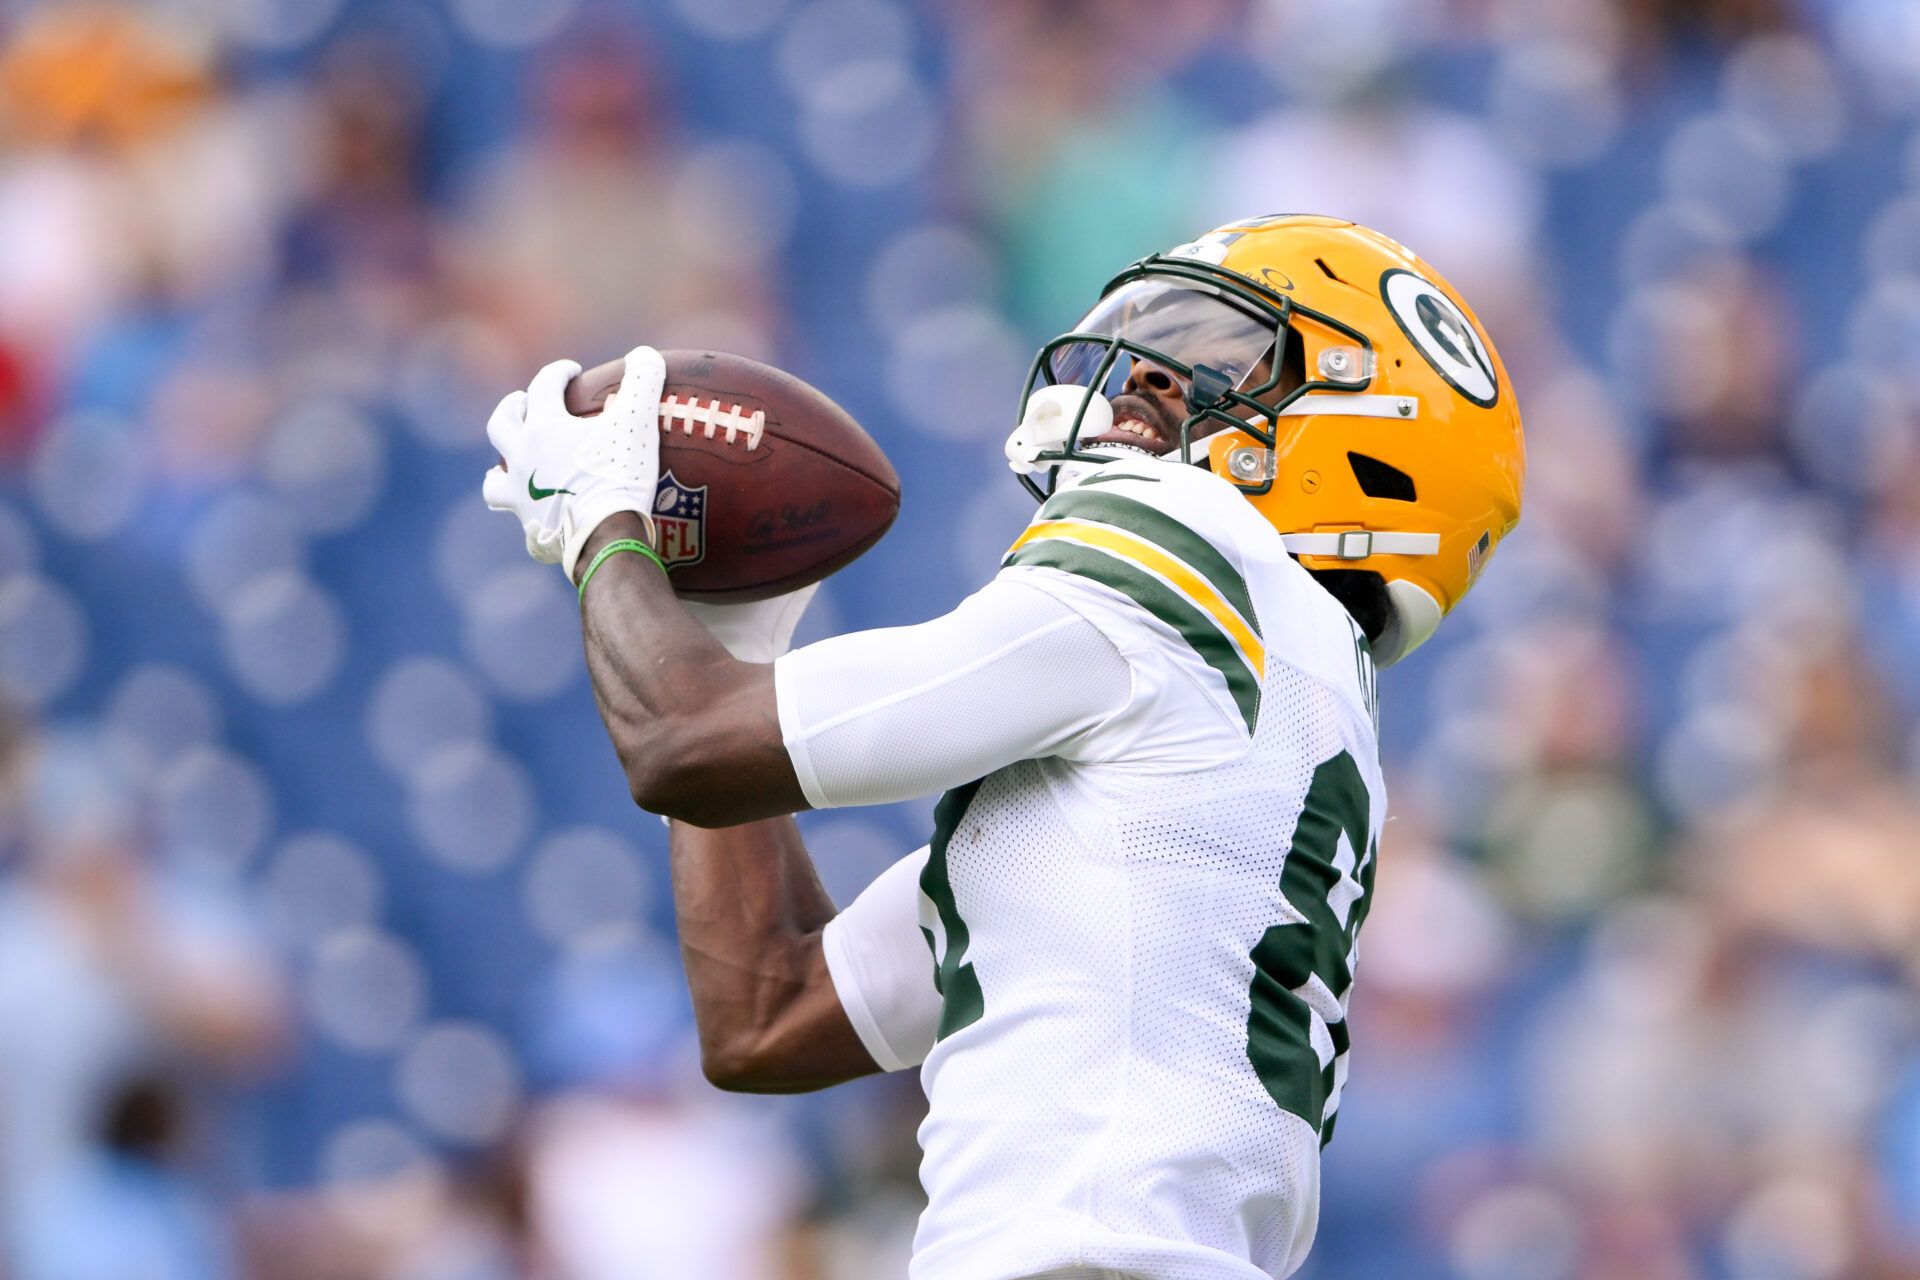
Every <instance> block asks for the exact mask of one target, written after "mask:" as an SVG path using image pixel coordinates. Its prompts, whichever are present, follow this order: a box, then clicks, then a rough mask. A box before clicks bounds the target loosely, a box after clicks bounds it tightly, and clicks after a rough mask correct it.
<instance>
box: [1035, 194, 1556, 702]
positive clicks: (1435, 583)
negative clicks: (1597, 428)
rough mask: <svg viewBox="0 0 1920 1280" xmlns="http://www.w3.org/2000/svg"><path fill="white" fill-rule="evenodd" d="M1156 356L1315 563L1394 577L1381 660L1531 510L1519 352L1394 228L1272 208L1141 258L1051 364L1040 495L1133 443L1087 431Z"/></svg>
mask: <svg viewBox="0 0 1920 1280" xmlns="http://www.w3.org/2000/svg"><path fill="white" fill-rule="evenodd" d="M1136 361H1147V362H1150V363H1151V364H1153V365H1158V366H1161V367H1162V368H1164V369H1166V370H1167V371H1169V372H1170V373H1172V374H1174V375H1176V376H1177V377H1179V378H1182V379H1184V380H1185V391H1184V399H1185V404H1186V412H1187V414H1188V415H1189V416H1188V417H1187V418H1186V420H1185V422H1184V423H1183V424H1182V425H1181V427H1180V440H1179V442H1178V449H1179V456H1180V457H1181V458H1182V459H1184V460H1185V461H1187V462H1191V463H1194V464H1196V465H1203V466H1208V467H1210V468H1211V469H1212V470H1213V472H1214V473H1215V474H1217V475H1220V476H1223V477H1225V478H1226V479H1228V480H1229V481H1231V482H1232V483H1233V484H1234V485H1236V486H1238V487H1239V489H1240V491H1241V492H1242V494H1244V495H1245V496H1246V498H1247V500H1248V501H1249V502H1251V503H1253V505H1254V507H1255V508H1256V509H1258V510H1259V512H1260V513H1261V514H1262V515H1263V516H1265V517H1266V518H1267V519H1268V520H1269V521H1270V522H1272V524H1273V526H1274V528H1275V529H1277V530H1279V532H1280V535H1281V537H1282V539H1283V540H1284V541H1285V543H1286V546H1287V549H1288V551H1290V552H1292V553H1293V554H1294V555H1295V556H1297V557H1298V559H1299V561H1300V563H1301V564H1302V565H1304V566H1305V567H1307V568H1308V569H1316V570H1318V569H1351V570H1361V571H1370V572H1373V573H1377V574H1379V575H1380V576H1381V578H1382V579H1383V580H1384V581H1385V583H1386V590H1387V595H1388V597H1389V599H1390V601H1391V604H1392V618H1391V620H1390V621H1389V623H1388V625H1387V628H1386V631H1385V633H1384V634H1382V635H1381V636H1380V637H1379V639H1378V640H1377V641H1376V643H1375V645H1374V656H1375V659H1376V661H1377V662H1378V663H1379V664H1380V665H1383V666H1384V665H1386V664H1387V663H1390V662H1393V661H1396V660H1397V659H1399V658H1401V657H1404V656H1405V655H1406V654H1408V653H1411V652H1412V651H1413V650H1414V649H1415V648H1416V647H1418V646H1419V645H1420V644H1421V643H1423V642H1424V641H1425V640H1426V639H1427V638H1428V637H1429V636H1431V635H1432V634H1433V631H1434V629H1435V628H1436V627H1437V626H1438V625H1439V623H1440V619H1441V618H1443V617H1445V616H1446V614H1447V613H1448V612H1450V611H1451V610H1452V609H1453V607H1454V606H1455V605H1457V604H1459V603H1460V600H1461V599H1462V597H1464V596H1465V595H1466V593H1467V590H1468V588H1470V587H1471V586H1472V585H1473V582H1474V580H1475V579H1476V578H1477V577H1478V576H1479V574H1480V571H1481V570H1482V569H1483V568H1484V567H1485V566H1486V562H1487V560H1488V558H1489V557H1490V556H1491V555H1492V554H1493V551H1494V548H1495V547H1497V546H1498V545H1499V543H1500V541H1501V539H1503V538H1505V537H1506V535H1507V534H1508V533H1509V532H1511V531H1512V529H1513V527H1514V525H1515V524H1516V523H1517V522H1518V521H1519V519H1520V493H1521V488H1522V485H1523V483H1524V480H1525V476H1526V446H1525V444H1524V442H1523V440H1522V438H1521V430H1520V410H1519V407H1518V406H1517V405H1516V404H1515V403H1514V395H1513V387H1512V385H1511V383H1509V381H1508V380H1507V374H1506V370H1505V368H1504V367H1503V366H1502V365H1501V363H1500V357H1499V356H1498V355H1497V354H1496V353H1495V352H1494V349H1493V344H1492V343H1491V342H1490V341H1488V339H1487V337H1486V334H1485V333H1484V332H1483V331H1482V330H1481V328H1480V324H1479V322H1478V321H1477V320H1476V319H1475V318H1474V316H1473V313H1472V311H1470V310H1469V309H1468V308H1467V305H1466V303H1465V302H1463V301H1461V299H1460V297H1459V295H1458V294H1456V293H1455V292H1454V290H1453V288H1452V286H1450V285H1448V284H1447V282H1446V281H1445V280H1444V279H1442V278H1441V276H1440V274H1439V273H1438V272H1436V271H1435V270H1434V269H1433V268H1432V267H1430V266H1428V265H1427V264H1426V263H1424V262H1422V261H1421V260H1420V259H1419V258H1417V257H1415V256H1414V255H1413V254H1412V253H1410V252H1409V251H1408V250H1407V249H1405V248H1404V247H1402V246H1401V245H1399V244H1398V243H1396V242H1395V241H1393V240H1390V239H1388V238H1387V237H1386V236H1383V235H1381V234H1379V233H1378V232H1375V231H1370V230H1368V229H1367V228H1365V227H1361V226H1356V225H1355V224H1353V223H1351V222H1343V221H1340V220H1338V219H1335V218H1321V217H1305V216H1295V215H1286V216H1280V217H1271V218H1255V219H1250V220H1248V221H1245V222H1235V223H1230V224H1229V225H1227V226H1224V227H1221V228H1219V229H1217V230H1215V231H1212V232H1209V233H1208V234H1206V235H1204V236H1202V237H1200V238H1199V239H1198V240H1195V241H1193V242H1191V243H1189V244H1184V245H1181V246H1180V247H1178V248H1176V249H1174V250H1172V251H1171V252H1169V253H1164V254H1156V255H1154V256H1153V257H1150V258H1145V259H1142V260H1141V261H1139V262H1136V263H1134V264H1133V265H1132V266H1130V267H1128V268H1127V269H1126V270H1125V271H1123V272H1121V273H1120V274H1119V275H1118V276H1116V277H1115V278H1114V279H1113V281H1111V282H1110V283H1109V284H1108V285H1107V287H1106V288H1105V289H1104V290H1103V291H1102V292H1101V297H1100V302H1099V304H1098V305H1097V306H1095V308H1094V309H1093V311H1092V312H1090V313H1089V314H1088V315H1087V317H1086V319H1085V320H1083V321H1082V322H1081V323H1080V324H1079V325H1078V326H1076V328H1075V329H1074V330H1073V331H1072V332H1070V333H1066V334H1063V335H1061V336H1060V337H1058V338H1055V339H1054V340H1053V341H1051V342H1049V343H1048V344H1047V345H1046V346H1044V347H1042V348H1041V350H1040V353H1039V355H1038V356H1037V357H1036V358H1035V360H1034V365H1033V372H1032V375H1031V377H1030V378H1029V381H1028V387H1027V395H1026V398H1025V399H1024V400H1023V402H1022V405H1021V424H1022V425H1021V428H1020V429H1019V430H1016V431H1015V433H1014V437H1013V438H1012V439H1010V440H1009V441H1008V450H1007V452H1008V458H1009V461H1010V462H1011V463H1012V464H1013V467H1014V469H1015V471H1017V472H1021V473H1022V477H1021V478H1022V480H1023V482H1025V483H1026V485H1027V487H1028V488H1030V489H1032V490H1033V491H1034V492H1035V494H1036V495H1040V496H1044V495H1045V488H1043V483H1044V482H1047V481H1048V477H1051V476H1055V475H1057V470H1058V468H1059V466H1061V465H1062V464H1070V463H1099V462H1107V461H1111V460H1112V459H1113V457H1114V456H1115V455H1114V448H1113V446H1112V445H1110V444H1109V445H1103V446H1099V447H1096V448H1093V449H1085V448H1082V447H1080V441H1081V439H1082V438H1083V437H1084V438H1085V439H1089V440H1091V439H1092V438H1093V437H1094V436H1095V435H1097V434H1099V432H1100V430H1102V429H1103V427H1102V426H1101V425H1099V424H1095V425H1092V426H1091V427H1090V426H1089V424H1090V423H1092V422H1093V420H1094V419H1096V418H1098V417H1099V416H1100V415H1101V413H1102V412H1105V413H1106V414H1107V415H1108V416H1107V418H1106V421H1110V414H1111V410H1110V407H1109V406H1108V405H1107V403H1106V400H1105V399H1104V398H1103V397H1110V396H1112V395H1114V394H1115V393H1116V389H1117V388H1119V387H1120V386H1122V385H1124V384H1125V382H1126V379H1127V377H1128V373H1129V369H1130V368H1131V367H1132V366H1133V364H1134V363H1135V362H1136ZM1288 370H1291V371H1292V374H1293V377H1294V378H1296V379H1298V381H1299V385H1297V386H1294V387H1292V389H1290V390H1287V391H1285V392H1284V393H1282V392H1281V385H1282V383H1283V381H1285V380H1287V377H1288ZM1054 386H1058V387H1061V388H1062V392H1060V393H1052V392H1047V391H1046V390H1045V389H1046V388H1048V387H1054ZM1066 388H1090V389H1093V390H1095V391H1099V392H1102V393H1103V394H1102V395H1099V396H1095V395H1087V394H1086V393H1085V392H1084V391H1073V392H1071V393H1069V392H1067V391H1066ZM1063 395H1070V396H1071V400H1070V402H1068V401H1063V400H1062V398H1061V397H1062V396H1063ZM1048 401H1051V406H1049V404H1048V403H1046V402H1048ZM1049 407H1051V412H1052V417H1053V422H1054V425H1053V426H1051V427H1049V426H1046V425H1045V422H1046V420H1047V418H1048V413H1047V410H1048V409H1049ZM1063 407H1064V408H1065V410H1066V412H1061V409H1062V408H1063ZM1083 429H1084V430H1083Z"/></svg>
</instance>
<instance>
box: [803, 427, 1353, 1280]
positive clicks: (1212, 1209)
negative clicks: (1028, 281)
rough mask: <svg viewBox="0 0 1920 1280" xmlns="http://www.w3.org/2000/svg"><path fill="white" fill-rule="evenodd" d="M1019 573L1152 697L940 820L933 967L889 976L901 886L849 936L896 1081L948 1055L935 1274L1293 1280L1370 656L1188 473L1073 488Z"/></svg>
mask: <svg viewBox="0 0 1920 1280" xmlns="http://www.w3.org/2000/svg"><path fill="white" fill-rule="evenodd" d="M999 581H1000V582H1002V583H1018V584H1019V585H1020V586H1022V587H1025V588H1029V589H1031V590H1038V591H1040V592H1044V593H1045V594H1046V595H1047V596H1049V597H1051V599H1052V601H1054V602H1058V604H1059V605H1064V606H1065V607H1066V608H1067V609H1070V610H1071V611H1072V612H1073V613H1074V614H1075V615H1077V616H1078V618H1079V619H1085V620H1086V621H1087V622H1090V623H1091V624H1092V625H1093V626H1094V627H1096V628H1097V629H1098V631H1099V633H1100V634H1101V635H1103V636H1104V637H1105V638H1106V640H1107V641H1109V642H1110V643H1111V645H1112V647H1113V649H1115V650H1117V651H1118V653H1119V654H1120V655H1121V656H1122V657H1123V658H1124V659H1125V661H1126V665H1127V672H1128V677H1129V678H1130V681H1131V683H1130V686H1129V685H1128V684H1126V682H1124V681H1123V682H1122V689H1123V690H1124V692H1123V694H1122V698H1123V705H1122V706H1121V708H1120V709H1119V710H1118V711H1117V712H1116V713H1114V714H1112V715H1109V716H1105V717H1104V718H1102V719H1101V720H1100V721H1099V722H1098V724H1097V725H1093V726H1091V727H1089V728H1086V729H1084V730H1082V731H1077V732H1076V733H1075V734H1073V735H1071V736H1069V737H1067V738H1065V739H1064V740H1062V741H1061V742H1060V743H1059V744H1058V745H1057V746H1056V747H1055V748H1054V749H1053V750H1052V752H1051V753H1050V754H1046V755H1044V756H1040V757H1039V758H1032V759H1025V760H1020V761H1018V762H1016V763H1012V764H1009V765H1006V766H1005V767H1000V768H997V769H995V770H994V771H993V772H991V773H989V774H988V775H987V776H985V777H983V778H981V779H980V780H979V781H977V782H973V783H969V784H967V785H963V786H960V787H957V788H955V789H953V790H951V791H949V792H948V793H947V794H946V796H945V797H944V798H943V799H942V800H941V801H940V803H939V805H938V808H937V810H936V831H935V834H934V838H933V840H932V842H931V845H930V846H929V849H928V850H927V851H926V852H925V856H924V866H922V867H921V868H920V874H919V877H918V886H919V893H918V895H917V898H918V910H919V921H918V923H919V928H920V931H921V933H922V934H923V936H924V938H925V940H926V947H927V949H928V950H930V951H931V959H930V960H924V959H923V960H921V961H918V962H917V963H919V964H921V965H923V966H924V967H923V968H921V969H920V970H919V971H918V972H917V973H914V974H912V975H911V977H910V978H903V977H902V976H901V969H902V963H901V962H900V961H899V960H898V959H897V955H898V951H897V949H896V950H895V951H894V952H893V953H892V954H893V955H894V956H895V957H896V958H895V959H892V960H888V959H886V958H885V954H886V953H887V951H888V948H887V945H885V943H884V942H883V939H884V938H886V937H888V936H893V937H898V936H899V934H900V932H901V931H902V929H903V925H902V923H901V921H900V916H901V915H902V914H903V909H902V907H901V906H900V905H898V904H900V903H901V901H902V899H901V895H900V892H899V889H900V887H901V886H903V885H904V884H905V883H906V880H905V876H904V874H903V873H902V870H901V869H896V871H895V872H890V873H888V876H885V877H882V880H881V881H880V882H876V884H875V886H874V887H873V888H872V889H870V890H869V891H868V894H866V895H863V896H862V899H861V901H860V902H858V903H855V904H854V905H853V906H852V907H850V908H849V909H848V911H847V912H845V913H844V914H843V915H842V916H841V917H840V918H839V919H837V920H836V921H835V922H834V923H833V924H832V925H830V926H829V928H828V931H827V955H828V961H829V966H830V968H831V970H832V973H833V977H834V981H835V984H836V987H837V989H838V990H839V991H840V994H841V998H842V1002H843V1004H844V1005H845V1006H846V1007H847V1010H848V1014H849V1017H850V1019H851V1020H852V1021H853V1023H854V1025H855V1027H856V1029H857V1030H858V1031H859V1032H860V1034H861V1036H862V1039H863V1040H864V1041H865V1042H866V1043H867V1045H868V1047H869V1049H870V1050H871V1051H873V1052H874V1055H875V1057H876V1060H878V1061H880V1062H881V1064H882V1065H883V1066H888V1067H895V1066H899V1065H902V1064H903V1063H907V1062H911V1061H914V1060H916V1059H917V1058H918V1057H919V1055H920V1054H921V1052H922V1051H924V1063H923V1065H922V1080H923V1083H924V1085H925V1088H926V1091H927V1096H928V1100H929V1104H930V1105H929V1113H928V1116H927V1120H926V1122H925V1124H924V1125H923V1126H922V1128H921V1131H920V1140H921V1146H922V1148H923V1151H924V1161H923V1164H922V1170H921V1177H922V1181H923V1183H924V1185H925V1187H926V1191H927V1196H928V1207H927V1210H926V1213H925V1215H924V1216H923V1218H922V1220H921V1224H920V1229H919V1232H918V1235H917V1237H916V1240H915V1250H914V1260H913V1266H912V1272H911V1274H912V1277H913V1280H1016V1278H1018V1277H1024V1276H1030V1275H1036V1274H1039V1273H1043V1272H1048V1271H1053V1270H1057V1269H1063V1268H1075V1267H1079V1268H1088V1269H1096V1270H1097V1269H1105V1270H1110V1271H1113V1272H1118V1273H1122V1274H1125V1275H1128V1276H1137V1277H1142V1278H1148V1280H1161V1278H1164V1280H1215V1278H1216V1277H1217V1278H1220V1280H1227V1278H1229V1277H1230V1278H1232V1280H1259V1278H1260V1277H1263V1276H1275V1277H1278V1276H1285V1275H1287V1274H1289V1273H1290V1272H1292V1271H1293V1270H1294V1269H1295V1268H1296V1267H1298V1266H1299V1265H1300V1263H1301V1261H1302V1260H1303V1259H1304V1258H1305V1256H1306V1253H1307V1249H1308V1246H1309V1245H1310V1243H1311V1241H1312V1238H1313V1232H1314V1225H1315V1221H1316V1218H1317V1214H1318V1203H1319V1153H1320V1148H1321V1145H1322V1143H1323V1141H1324V1140H1325V1138H1326V1137H1327V1136H1328V1135H1329V1133H1330V1131H1331V1129H1332V1126H1333V1120H1334V1115H1335V1112H1336V1110H1337V1108H1338V1106H1339V1100H1340V1090H1341V1085H1342V1083H1343V1081H1344V1080H1345V1077H1346V1069H1347V1062H1346V1050H1347V1029H1346V1020H1345V1016H1346V1005H1347V999H1348V994H1349V991H1350V988H1351V983H1352V978H1353V965H1354V948H1355V938H1356V935H1357V933H1358V931H1359V928H1360V924H1361V922H1362V920H1363V919H1364V918H1365V915H1366V911H1367V905H1368V899H1369V893H1370V889H1371V886H1372V883H1373V872H1374V864H1375V857H1376V852H1377V848H1378V840H1379V833H1380V830H1381V825H1382V823H1383V821H1384V818H1385V811H1386V797H1385V793H1384V790H1383V787H1382V785H1381V781H1380V770H1379V762H1378V746H1377V739H1376V725H1375V710H1374V696H1375V695H1374V672H1373V663H1372V660H1371V657H1370V656H1369V654H1368V650H1367V645H1366V641H1365V639H1364V637H1363V636H1362V635H1361V633H1360V631H1359V628H1358V627H1357V626H1356V625H1355V624H1354V623H1353V621H1352V620H1351V619H1350V617H1349V616H1348V614H1347V612H1346V610H1345V609H1344V608H1343V607H1342V606H1341V605H1340V604H1339V603H1338V602H1337V601H1336V600H1334V599H1333V597H1332V596H1330V595H1329V594H1327V592H1326V591H1325V590H1323V589H1322V588H1321V587H1320V586H1319V585H1318V584H1317V583H1315V582H1314V581H1313V579H1312V578H1311V577H1310V576H1309V575H1308V574H1307V572H1306V571H1305V570H1304V569H1302V568H1301V567H1300V566H1299V565H1298V564H1297V563H1295V562H1294V561H1293V560H1292V559H1291V558H1290V557H1289V556H1288V555H1287V553H1286V551H1285V548H1284V547H1283V546H1282V545H1281V542H1280V539H1279V537H1278V536H1277V535H1276V534H1275V532H1274V530H1273V528H1272V526H1271V525H1269V524H1267V523H1266V522H1265V521H1264V520H1262V519H1261V517H1260V516H1259V515H1258V514H1257V513H1256V512H1255V511H1254V509H1253V508H1252V506H1251V505H1249V504H1248V503H1247V502H1246V501H1245V500H1244V499H1242V498H1241V497H1240V496H1239V495H1238V494H1237V493H1236V492H1235V491H1234V490H1233V489H1232V487H1231V486H1230V485H1228V484H1227V483H1226V482H1224V481H1222V480H1220V479H1218V478H1216V477H1214V476H1212V475H1210V474H1208V473H1206V472H1204V471H1201V470H1199V469H1197V468H1194V467H1189V466H1184V465H1179V464H1175V463H1168V462H1163V461H1159V460H1152V459H1140V460H1138V461H1135V460H1132V459H1128V460H1126V461H1124V462H1115V463H1110V464H1107V465H1104V466H1101V467H1098V468H1094V469H1091V471H1090V472H1089V474H1087V475H1085V476H1083V477H1081V478H1080V479H1079V481H1078V482H1077V483H1074V484H1071V485H1068V486H1064V487H1063V488H1062V489H1061V490H1060V491H1059V492H1058V493H1056V494H1055V495H1054V496H1053V497H1052V498H1051V499H1049V500H1048V501H1047V503H1046V504H1045V505H1044V506H1043V507H1042V508H1041V510H1040V513H1039V515H1038V516H1037V517H1036V519H1035V520H1034V522H1033V524H1032V525H1030V526H1029V527H1028V529H1027V530H1026V532H1025V533H1024V534H1023V535H1022V536H1021V538H1020V539H1019V541H1018V542H1017V543H1016V544H1015V546H1014V548H1013V549H1012V551H1011V552H1010V553H1009V555H1008V557H1007V560H1006V562H1005V564H1004V566H1003V568H1002V570H1001V574H1000V580H999ZM800 670H801V668H800V667H798V666H796V668H795V675H794V677H793V678H794V679H795V680H798V678H799V671H800ZM783 678H786V677H783ZM1075 678H1076V672H1075V671H1074V670H1072V669H1063V670H1057V671H1053V672H1051V673H1050V674H1049V679H1048V681H1047V682H1042V683H1039V684H1036V685H1035V686H1034V687H1030V688H1027V689H1025V690H1024V691H1023V693H1024V696H1026V697H1028V698H1032V699H1046V698H1047V697H1048V696H1049V689H1048V683H1051V682H1058V684H1057V687H1062V688H1064V687H1067V686H1070V685H1071V682H1073V681H1074V680H1075ZM785 714H786V713H785V711H784V703H783V717H784V716H785ZM929 731H930V732H937V731H938V729H937V727H936V726H929ZM801 754H804V753H803V752H801V751H799V750H796V759H798V758H799V756H800V755H801ZM808 776H811V775H808ZM810 794H811V793H810ZM907 865H908V866H909V867H910V866H913V865H918V864H917V862H916V863H909V864H907ZM890 886H891V887H890ZM890 930H891V931H892V932H891V935H889V931H890ZM924 954H925V953H924V952H923V955H924ZM903 984H906V985H905V986H904V988H903ZM917 1024H923V1025H917ZM929 1045H930V1047H928V1046H929Z"/></svg>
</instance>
